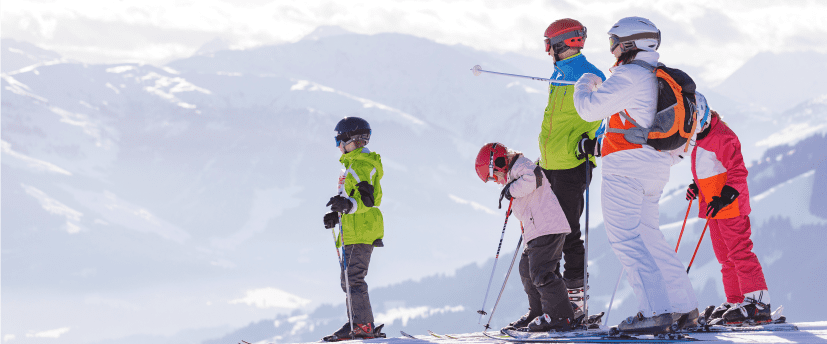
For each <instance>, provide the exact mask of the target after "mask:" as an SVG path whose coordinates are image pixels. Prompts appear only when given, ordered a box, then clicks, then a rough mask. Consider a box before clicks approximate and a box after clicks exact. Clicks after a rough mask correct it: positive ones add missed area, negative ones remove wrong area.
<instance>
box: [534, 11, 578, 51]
mask: <svg viewBox="0 0 827 344" xmlns="http://www.w3.org/2000/svg"><path fill="white" fill-rule="evenodd" d="M544 36H545V37H546V52H549V51H550V50H551V48H552V47H553V46H554V45H555V44H559V43H563V44H565V45H566V46H568V47H571V48H582V47H583V45H584V44H585V43H586V27H585V26H583V24H581V23H580V22H579V21H577V20H574V19H570V18H566V19H560V20H556V21H554V22H553V23H551V25H549V26H548V28H547V29H546V33H545V34H544Z"/></svg>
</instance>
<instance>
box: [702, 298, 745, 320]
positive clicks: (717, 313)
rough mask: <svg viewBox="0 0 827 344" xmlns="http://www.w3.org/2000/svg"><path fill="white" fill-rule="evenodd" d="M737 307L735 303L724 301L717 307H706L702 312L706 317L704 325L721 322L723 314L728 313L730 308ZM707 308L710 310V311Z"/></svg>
mask: <svg viewBox="0 0 827 344" xmlns="http://www.w3.org/2000/svg"><path fill="white" fill-rule="evenodd" d="M737 305H738V304H737V303H729V302H726V301H724V303H722V304H721V305H720V306H718V307H715V306H709V307H707V309H706V310H705V311H704V314H705V315H706V323H707V324H710V325H715V324H717V323H719V322H721V318H723V316H724V313H726V311H728V310H729V309H730V308H732V307H735V306H737ZM709 308H712V309H711V310H710V309H709Z"/></svg>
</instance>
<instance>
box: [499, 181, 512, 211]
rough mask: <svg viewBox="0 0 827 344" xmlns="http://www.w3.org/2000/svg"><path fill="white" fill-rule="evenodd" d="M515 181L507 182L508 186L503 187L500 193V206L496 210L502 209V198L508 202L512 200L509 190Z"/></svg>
mask: <svg viewBox="0 0 827 344" xmlns="http://www.w3.org/2000/svg"><path fill="white" fill-rule="evenodd" d="M516 181H517V180H516V179H514V180H512V181H510V182H508V184H505V186H503V191H500V206H499V208H497V209H502V208H503V197H504V198H506V199H507V200H509V201H510V200H512V199H513V198H514V197H512V196H511V190H510V189H511V184H513V183H514V182H516Z"/></svg>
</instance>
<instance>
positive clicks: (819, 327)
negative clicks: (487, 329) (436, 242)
mask: <svg viewBox="0 0 827 344" xmlns="http://www.w3.org/2000/svg"><path fill="white" fill-rule="evenodd" d="M795 325H796V326H797V327H798V329H799V330H798V331H754V332H753V331H750V332H746V331H744V332H719V333H693V334H691V335H690V336H691V337H692V338H695V339H698V340H701V341H704V342H714V343H827V321H820V322H802V323H795ZM409 334H410V335H412V336H414V337H415V338H416V339H411V338H408V337H404V336H401V335H400V334H398V333H388V337H389V338H384V339H371V340H357V341H347V342H346V343H388V344H407V343H410V344H415V343H446V344H450V343H506V342H505V341H498V340H494V339H491V338H488V337H485V336H483V335H482V333H481V332H475V333H459V334H454V333H438V334H437V335H439V336H440V338H438V337H436V336H434V335H431V334H427V333H425V334H416V333H409ZM445 335H448V336H450V337H454V338H449V337H448V336H445ZM243 340H244V339H243V338H239V339H238V343H242V341H243ZM251 343H252V344H268V343H270V342H267V341H258V342H251ZM310 343H315V342H310ZM641 343H645V341H641Z"/></svg>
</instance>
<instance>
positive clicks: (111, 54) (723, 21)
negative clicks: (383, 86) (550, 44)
mask: <svg viewBox="0 0 827 344" xmlns="http://www.w3.org/2000/svg"><path fill="white" fill-rule="evenodd" d="M825 11H827V3H824V2H813V1H788V2H784V3H778V2H771V1H762V2H759V1H751V2H740V1H738V2H736V1H715V0H699V1H693V2H685V1H679V0H671V1H660V2H658V6H650V7H641V6H640V5H639V1H635V0H621V1H608V0H596V1H577V2H574V1H566V2H562V1H541V0H536V1H520V2H508V3H497V2H479V1H474V0H458V1H450V2H446V1H438V0H424V1H391V2H381V3H377V2H375V1H368V0H362V1H349V2H348V3H347V5H342V4H339V3H337V2H335V1H329V0H307V1H303V2H301V3H298V2H292V3H284V2H267V1H255V2H244V3H243V4H241V5H238V4H236V3H235V2H230V1H222V0H202V1H197V2H196V1H194V0H185V1H176V2H169V1H160V0H158V1H154V0H153V1H138V0H132V1H130V0H124V1H109V2H102V3H101V2H85V3H84V2H80V3H77V2H75V3H72V4H63V3H60V2H58V3H49V4H41V3H36V2H23V1H13V2H7V3H4V8H3V12H2V21H1V22H2V32H3V35H4V37H14V38H18V39H23V40H26V41H30V42H32V43H35V44H38V45H40V46H43V47H47V48H49V49H52V50H56V51H58V52H60V53H61V54H63V55H64V56H67V57H69V58H73V59H77V60H80V61H84V62H95V63H101V62H109V63H112V62H122V61H124V60H129V61H135V60H143V61H146V62H149V63H156V64H157V63H165V62H167V61H170V60H172V59H175V58H181V57H186V56H189V55H191V54H193V53H195V52H196V51H198V49H199V48H200V47H201V46H202V45H204V44H205V43H208V42H210V41H213V40H216V39H219V40H221V41H224V42H227V46H228V47H230V48H231V49H242V48H250V47H255V46H260V45H266V44H278V43H285V42H296V41H298V40H300V39H301V38H302V37H304V36H306V35H307V34H309V33H311V32H312V31H313V30H314V29H315V28H316V27H319V26H325V25H335V26H340V27H342V28H344V29H346V30H349V31H352V32H355V33H360V34H376V33H383V32H395V33H402V34H409V35H414V36H417V37H423V38H427V39H431V40H434V41H437V42H439V43H444V44H449V45H451V44H463V45H467V46H472V47H474V48H477V49H481V50H487V51H495V52H519V53H523V54H526V55H531V56H536V57H538V58H542V57H544V56H543V42H542V31H543V30H545V28H546V26H547V25H548V24H549V23H550V22H551V21H552V20H554V19H558V18H565V17H571V18H576V19H579V20H581V21H582V22H583V23H584V24H586V26H587V27H589V29H590V30H589V31H590V36H591V37H592V42H595V40H594V38H598V40H597V42H600V41H601V38H603V37H605V36H603V35H604V34H605V32H606V30H607V29H608V28H609V26H610V25H611V24H612V23H614V22H615V21H617V20H618V19H619V18H622V17H625V16H631V15H638V16H644V17H648V18H649V19H652V20H653V21H654V22H655V23H656V24H657V25H658V26H659V27H660V28H661V29H662V31H663V34H664V40H665V41H664V44H665V46H664V47H665V48H666V52H667V56H666V57H668V58H669V59H670V60H671V61H672V64H673V65H674V64H676V63H677V64H688V65H694V66H701V67H703V68H704V69H705V71H704V72H703V78H705V79H707V81H711V82H715V81H720V80H723V79H724V78H725V77H726V76H728V75H729V74H731V73H732V72H733V71H734V70H735V69H737V68H738V66H740V65H741V64H743V63H744V62H745V61H746V60H747V59H749V58H750V57H752V56H754V55H755V54H757V53H759V52H762V51H772V50H775V49H777V47H778V43H779V42H783V43H784V47H785V49H794V50H819V51H827V45H825V44H819V43H820V42H822V41H823V39H819V38H818V37H825V36H827V21H824V20H822V19H823V18H821V17H823V13H825ZM675 14H679V15H675ZM789 18H796V20H789ZM592 44H594V43H592ZM587 45H589V43H587ZM595 46H596V45H595ZM601 48H602V44H601ZM587 49H590V48H589V47H588V46H587ZM604 50H605V49H601V50H600V51H601V53H607V52H605V51H604Z"/></svg>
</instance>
